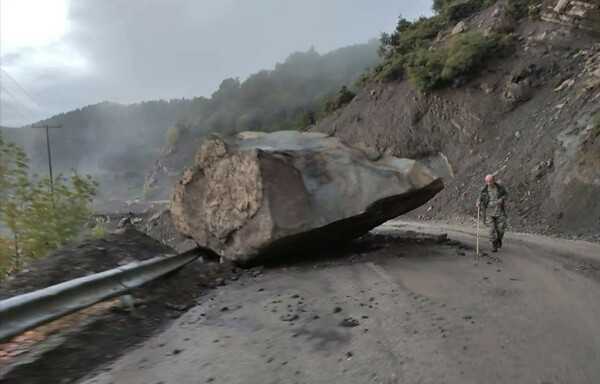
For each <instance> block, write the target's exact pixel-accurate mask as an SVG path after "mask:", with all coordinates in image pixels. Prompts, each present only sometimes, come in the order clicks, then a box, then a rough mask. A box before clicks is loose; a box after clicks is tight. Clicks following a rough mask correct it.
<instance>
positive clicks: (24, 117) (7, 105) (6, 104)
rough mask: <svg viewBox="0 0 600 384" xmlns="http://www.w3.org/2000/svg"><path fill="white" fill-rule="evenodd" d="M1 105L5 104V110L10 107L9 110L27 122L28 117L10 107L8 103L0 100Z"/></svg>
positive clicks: (0, 114) (0, 115)
mask: <svg viewBox="0 0 600 384" xmlns="http://www.w3.org/2000/svg"><path fill="white" fill-rule="evenodd" d="M0 103H3V104H4V108H6V107H8V109H10V110H11V111H12V112H13V113H15V114H17V115H19V117H21V118H22V119H23V120H27V116H25V115H23V114H22V113H21V111H19V110H18V109H17V108H15V107H13V106H12V105H10V104H9V103H7V102H6V101H3V100H1V99H0ZM1 117H2V113H0V118H1Z"/></svg>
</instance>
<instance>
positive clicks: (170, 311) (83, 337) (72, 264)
mask: <svg viewBox="0 0 600 384" xmlns="http://www.w3.org/2000/svg"><path fill="white" fill-rule="evenodd" d="M174 253H175V250H174V249H172V248H170V247H168V246H166V245H164V244H162V243H160V242H159V241H157V240H155V239H153V238H151V237H149V236H146V235H145V234H143V233H141V232H139V231H137V230H135V229H134V228H133V227H132V226H126V227H125V228H123V229H121V230H120V231H119V233H113V234H110V235H108V236H107V237H106V238H103V239H86V240H81V241H78V242H75V243H73V244H71V245H69V246H66V247H63V248H61V249H59V250H57V251H55V252H54V253H52V254H51V255H49V256H48V257H47V258H45V259H44V260H41V261H39V262H36V263H34V264H32V265H30V266H28V268H27V269H26V270H24V271H23V272H21V273H19V274H18V275H16V276H14V277H13V278H12V279H11V280H9V281H6V282H4V283H2V284H1V285H0V299H4V298H7V297H12V296H16V295H19V294H23V293H27V292H31V291H34V290H37V289H41V288H45V287H48V286H51V285H54V284H58V283H61V282H64V281H67V280H71V279H74V278H77V277H82V276H86V275H89V274H93V273H98V272H103V271H106V270H108V269H111V268H116V267H118V266H122V265H125V264H128V263H131V262H134V261H140V260H146V259H150V258H152V257H156V256H160V255H164V254H174ZM231 275H232V269H231V266H230V265H226V264H210V265H204V264H202V263H200V262H193V263H191V264H189V265H187V266H186V267H185V268H182V269H180V270H178V271H176V272H173V273H172V274H169V275H167V276H165V277H163V278H160V279H158V280H155V281H153V282H150V283H148V284H145V285H144V286H143V287H140V288H137V289H134V290H132V291H131V292H130V295H131V298H132V300H131V301H132V303H133V305H134V308H135V309H134V310H133V311H132V308H131V307H130V306H128V305H126V304H125V303H123V302H121V301H119V300H113V301H108V302H103V303H100V304H98V305H96V306H92V307H90V308H88V309H86V310H84V311H81V312H78V313H75V314H73V315H69V316H67V317H64V318H61V319H59V320H57V321H55V322H52V323H50V324H48V325H44V326H42V327H39V328H37V329H35V330H33V331H30V332H26V333H25V334H23V335H21V336H18V337H17V338H15V339H14V340H13V341H11V342H10V343H6V344H0V381H2V382H3V383H65V382H69V383H70V382H74V381H76V380H77V379H79V378H80V377H81V376H82V375H84V374H85V373H86V372H87V371H88V370H90V369H93V368H95V367H98V366H100V365H102V364H106V363H108V362H110V361H112V360H113V359H115V358H116V357H118V356H119V355H121V354H122V353H124V352H125V351H126V350H127V349H128V348H131V347H132V346H134V345H136V344H137V343H139V342H141V341H143V340H145V339H147V338H148V337H150V336H151V335H153V334H154V333H156V332H158V331H160V330H161V329H163V328H164V327H166V326H167V325H168V324H170V323H171V322H172V321H173V320H174V319H176V318H178V317H179V316H181V315H182V314H183V313H185V311H186V310H187V309H189V308H191V307H193V306H194V305H196V303H197V302H196V300H201V299H200V297H201V296H202V295H204V294H205V292H206V291H207V290H208V289H210V288H211V287H212V288H214V287H215V286H216V285H217V284H223V283H224V278H227V277H228V276H231Z"/></svg>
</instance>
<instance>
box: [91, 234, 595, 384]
mask: <svg viewBox="0 0 600 384" xmlns="http://www.w3.org/2000/svg"><path fill="white" fill-rule="evenodd" d="M407 230H410V231H417V232H422V233H432V234H439V233H440V232H441V231H443V232H445V233H448V237H449V238H450V239H452V240H457V241H459V242H460V243H462V245H461V244H456V243H452V242H451V243H444V244H439V243H437V242H435V241H430V240H425V241H420V240H416V241H393V237H394V236H397V235H403V236H404V235H406V233H407V232H406V231H407ZM377 233H379V234H382V236H380V237H379V240H378V241H379V242H378V243H377V244H376V246H374V247H372V249H368V250H360V249H359V250H357V251H356V252H354V254H353V255H346V256H345V257H342V258H338V259H334V260H328V261H305V262H303V263H299V264H296V265H293V266H285V267H284V266H280V267H275V268H271V269H268V270H265V272H264V273H262V274H261V275H259V276H256V277H254V278H252V277H248V278H242V279H239V280H236V281H231V282H230V283H229V284H228V285H227V286H224V287H220V288H219V289H217V290H214V291H212V293H211V294H210V295H209V296H204V297H203V298H202V300H201V302H200V303H199V305H198V306H196V307H194V308H192V309H191V310H190V311H189V312H187V313H186V314H185V315H184V316H182V317H181V318H180V319H178V320H177V321H176V322H175V323H174V324H173V325H172V326H171V327H170V328H169V329H167V330H166V331H165V332H163V333H161V334H159V335H157V336H155V337H154V338H152V339H150V340H148V341H147V342H146V343H145V344H143V345H141V346H139V347H138V348H137V349H135V350H133V351H131V352H130V353H128V354H126V355H125V356H123V357H122V358H120V359H119V360H117V361H115V362H114V364H113V365H112V366H110V367H106V368H105V369H104V370H103V371H101V372H97V373H94V374H93V375H91V376H90V377H88V378H87V379H86V380H85V381H84V382H85V383H144V384H146V383H149V384H158V383H163V384H170V383H177V384H186V383H194V384H195V383H209V382H213V383H245V384H246V383H260V384H266V383H330V384H332V383H436V384H438V383H534V384H542V383H543V384H551V383H552V384H561V383H589V384H598V383H600V268H599V267H600V246H599V245H595V244H590V243H584V242H574V241H565V240H555V239H549V238H544V237H539V236H533V235H521V234H509V235H508V238H507V240H506V241H505V246H504V247H503V249H502V250H501V251H500V253H498V254H497V257H496V254H493V256H494V257H476V256H475V252H474V250H473V249H468V248H467V247H465V246H464V245H467V246H469V247H474V246H475V237H474V236H473V229H464V228H459V227H448V226H445V227H443V228H442V227H440V226H435V225H428V226H424V225H422V224H409V223H391V224H386V225H384V226H382V227H379V228H378V229H377ZM409 234H410V232H409ZM384 236H385V237H384ZM483 245H484V249H483V250H484V251H487V252H489V245H488V243H487V242H483ZM486 248H487V249H486ZM344 320H346V321H344Z"/></svg>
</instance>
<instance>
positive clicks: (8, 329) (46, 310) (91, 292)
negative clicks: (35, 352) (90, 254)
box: [0, 249, 201, 343]
mask: <svg viewBox="0 0 600 384" xmlns="http://www.w3.org/2000/svg"><path fill="white" fill-rule="evenodd" d="M200 256H201V251H200V250H199V249H193V250H191V251H187V252H184V253H181V254H178V255H175V256H159V257H155V258H152V259H149V260H145V261H141V262H136V263H131V264H127V265H125V266H123V267H119V268H114V269H110V270H108V271H104V272H100V273H97V274H94V275H90V276H85V277H80V278H77V279H74V280H69V281H65V282H64V283H60V284H56V285H53V286H51V287H48V288H44V289H40V290H38V291H34V292H30V293H26V294H23V295H19V296H15V297H11V298H9V299H5V300H2V301H0V343H1V342H5V341H8V340H9V339H10V338H12V337H14V336H16V335H19V334H20V333H22V332H25V331H27V330H29V329H31V328H34V327H36V326H38V325H41V324H44V323H46V322H49V321H52V320H55V319H58V318H60V317H62V316H65V315H68V314H69V313H72V312H75V311H78V310H80V309H83V308H86V307H89V306H90V305H93V304H96V303H98V302H100V301H102V300H106V299H108V298H111V297H114V296H119V295H123V294H124V293H125V292H127V291H129V290H130V289H132V288H136V287H139V286H140V285H142V284H145V283H147V282H149V281H152V280H154V279H156V278H158V277H160V276H163V275H165V274H167V273H169V272H172V271H174V270H176V269H178V268H181V267H183V266H184V265H186V264H188V263H190V262H192V261H194V260H196V259H198V258H199V257H200Z"/></svg>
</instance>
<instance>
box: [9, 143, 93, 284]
mask: <svg viewBox="0 0 600 384" xmlns="http://www.w3.org/2000/svg"><path fill="white" fill-rule="evenodd" d="M53 181H54V183H53V187H54V193H53V194H52V192H51V184H50V179H49V178H48V177H39V176H37V175H35V174H30V171H29V159H28V158H27V155H26V154H25V153H24V152H23V150H22V149H21V148H19V147H18V146H16V145H14V144H12V143H7V142H5V141H4V139H3V138H2V135H1V134H0V222H1V223H2V224H3V225H5V226H6V227H7V228H8V229H9V230H10V233H11V234H12V238H11V237H7V236H6V234H3V236H0V280H2V279H3V278H4V277H6V276H7V275H9V274H11V273H15V272H18V271H19V270H20V269H22V268H23V267H24V266H26V265H27V264H28V263H30V262H31V261H34V260H37V259H39V258H41V257H43V256H44V255H46V254H47V253H48V252H49V251H51V250H53V249H56V248H58V247H60V246H62V245H64V244H66V243H67V242H69V241H70V240H72V239H73V238H74V237H75V236H77V235H78V234H79V233H80V232H81V231H82V230H83V228H84V226H83V224H84V222H85V220H86V219H88V218H89V216H90V210H89V204H90V203H91V201H92V198H93V197H94V195H95V194H96V187H97V185H96V184H95V183H94V182H93V181H92V180H91V179H90V178H89V176H88V177H83V176H81V175H79V174H78V173H75V172H74V173H73V174H72V175H71V176H70V177H69V178H67V177H65V176H62V175H58V176H57V177H55V178H54V180H53Z"/></svg>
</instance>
